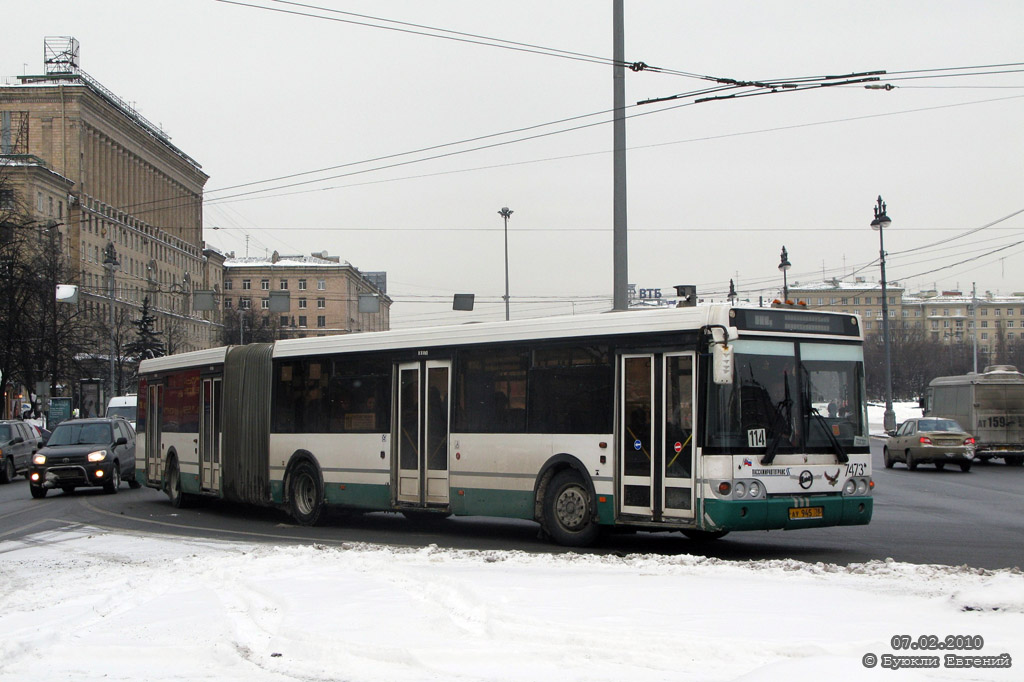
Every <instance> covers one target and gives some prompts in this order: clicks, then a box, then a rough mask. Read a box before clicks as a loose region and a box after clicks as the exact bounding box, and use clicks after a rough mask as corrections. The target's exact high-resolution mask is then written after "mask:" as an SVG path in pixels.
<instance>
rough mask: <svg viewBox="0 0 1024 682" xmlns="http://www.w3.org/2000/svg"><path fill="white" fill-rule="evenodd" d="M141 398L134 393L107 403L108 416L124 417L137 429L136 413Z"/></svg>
mask: <svg viewBox="0 0 1024 682" xmlns="http://www.w3.org/2000/svg"><path fill="white" fill-rule="evenodd" d="M138 401H139V397H138V396H137V395H135V394H134V393H132V394H130V395H119V396H115V397H113V398H111V399H110V402H109V403H107V411H106V416H108V417H123V418H125V419H127V420H128V422H129V423H130V424H131V425H132V428H133V429H134V428H135V412H136V408H137V406H138Z"/></svg>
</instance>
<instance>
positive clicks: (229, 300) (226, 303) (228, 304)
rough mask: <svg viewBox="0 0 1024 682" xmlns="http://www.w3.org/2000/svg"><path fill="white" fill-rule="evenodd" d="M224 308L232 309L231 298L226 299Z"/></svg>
mask: <svg viewBox="0 0 1024 682" xmlns="http://www.w3.org/2000/svg"><path fill="white" fill-rule="evenodd" d="M224 308H225V309H227V310H230V309H231V299H230V298H225V299H224Z"/></svg>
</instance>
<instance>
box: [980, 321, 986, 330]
mask: <svg viewBox="0 0 1024 682" xmlns="http://www.w3.org/2000/svg"><path fill="white" fill-rule="evenodd" d="M981 328H982V329H987V328H988V320H982V321H981Z"/></svg>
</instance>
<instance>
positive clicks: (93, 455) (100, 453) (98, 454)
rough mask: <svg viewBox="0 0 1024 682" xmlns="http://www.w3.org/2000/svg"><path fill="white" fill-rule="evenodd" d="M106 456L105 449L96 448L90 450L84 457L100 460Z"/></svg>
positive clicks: (91, 460)
mask: <svg viewBox="0 0 1024 682" xmlns="http://www.w3.org/2000/svg"><path fill="white" fill-rule="evenodd" d="M106 458H107V451H106V450H97V451H95V452H90V453H89V455H88V457H86V459H88V460H89V461H90V462H102V461H103V460H105V459H106Z"/></svg>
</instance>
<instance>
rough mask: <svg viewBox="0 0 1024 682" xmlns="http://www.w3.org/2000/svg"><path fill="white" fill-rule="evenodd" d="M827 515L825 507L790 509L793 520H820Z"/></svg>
mask: <svg viewBox="0 0 1024 682" xmlns="http://www.w3.org/2000/svg"><path fill="white" fill-rule="evenodd" d="M824 513H825V508H824V507H790V508H789V518H791V519H820V518H821V517H822V516H823V515H824Z"/></svg>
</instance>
